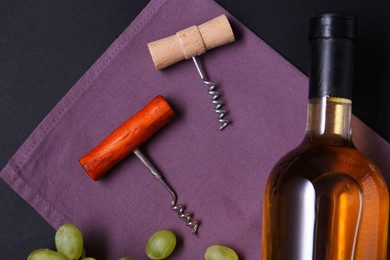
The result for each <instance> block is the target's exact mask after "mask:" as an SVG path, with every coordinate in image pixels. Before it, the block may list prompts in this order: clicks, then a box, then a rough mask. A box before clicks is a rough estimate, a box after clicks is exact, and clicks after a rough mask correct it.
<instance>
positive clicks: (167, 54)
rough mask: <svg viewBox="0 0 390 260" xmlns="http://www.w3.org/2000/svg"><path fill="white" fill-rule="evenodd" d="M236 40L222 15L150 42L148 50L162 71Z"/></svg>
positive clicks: (156, 65) (155, 64)
mask: <svg viewBox="0 0 390 260" xmlns="http://www.w3.org/2000/svg"><path fill="white" fill-rule="evenodd" d="M234 40H235V39H234V34H233V30H232V28H231V26H230V23H229V21H228V19H227V17H226V16H225V15H220V16H218V17H216V18H214V19H212V20H210V21H207V22H205V23H203V24H201V25H198V26H196V25H194V26H191V27H188V28H186V29H184V30H181V31H179V32H177V33H176V34H175V35H171V36H168V37H165V38H163V39H159V40H157V41H153V42H149V43H148V48H149V52H150V54H151V55H152V59H153V62H154V66H155V67H156V69H158V70H160V69H164V68H166V67H168V66H170V65H172V64H175V63H176V62H179V61H181V60H184V59H187V60H188V59H191V58H192V57H194V56H198V55H201V54H203V53H205V52H206V50H209V49H212V48H216V47H218V46H221V45H225V44H228V43H231V42H234Z"/></svg>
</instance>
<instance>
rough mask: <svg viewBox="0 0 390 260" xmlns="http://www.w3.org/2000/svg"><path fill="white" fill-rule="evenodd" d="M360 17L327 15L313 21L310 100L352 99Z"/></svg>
mask: <svg viewBox="0 0 390 260" xmlns="http://www.w3.org/2000/svg"><path fill="white" fill-rule="evenodd" d="M356 20H357V19H356V17H355V15H353V14H352V13H324V14H318V15H316V16H314V17H312V18H311V19H310V29H309V40H310V48H311V69H310V88H309V98H315V97H324V96H328V97H340V98H347V99H351V98H352V84H353V63H354V45H355V42H356Z"/></svg>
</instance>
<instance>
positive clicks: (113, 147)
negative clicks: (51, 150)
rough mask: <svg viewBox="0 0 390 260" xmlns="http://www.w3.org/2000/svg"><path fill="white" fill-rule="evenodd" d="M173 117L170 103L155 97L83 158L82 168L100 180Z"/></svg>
mask: <svg viewBox="0 0 390 260" xmlns="http://www.w3.org/2000/svg"><path fill="white" fill-rule="evenodd" d="M173 117H175V112H174V111H173V109H172V108H171V106H170V105H169V104H168V102H167V101H166V100H165V99H164V98H163V97H162V96H157V97H155V98H154V99H153V100H152V101H150V102H149V104H147V105H146V106H145V107H144V108H143V109H142V110H140V111H139V112H138V113H136V114H135V115H133V116H132V117H131V118H129V119H128V120H127V121H126V122H124V123H123V124H122V125H121V126H120V127H118V128H117V129H116V130H115V131H114V132H112V134H110V135H109V136H108V137H107V138H106V139H104V140H103V141H102V142H101V143H100V144H99V145H98V146H96V147H95V148H94V149H93V150H92V151H90V152H89V153H87V154H86V155H84V156H83V157H81V159H80V164H81V166H83V168H84V170H85V171H86V172H87V173H88V175H89V176H90V177H91V178H92V179H93V180H95V181H96V180H99V179H100V178H101V177H102V176H103V175H104V174H105V173H106V172H107V171H108V170H110V169H111V168H112V167H113V166H114V165H115V164H117V163H118V162H119V161H121V160H122V159H123V158H125V157H126V156H127V155H129V154H130V153H132V152H134V150H136V149H137V148H138V146H140V145H141V144H142V143H143V142H145V141H146V140H147V139H148V138H149V137H151V136H152V135H153V134H154V133H155V132H157V130H159V129H160V128H161V127H162V126H163V125H165V124H166V123H168V122H169V121H170V120H171V119H172V118H173Z"/></svg>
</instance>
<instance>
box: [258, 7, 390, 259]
mask: <svg viewBox="0 0 390 260" xmlns="http://www.w3.org/2000/svg"><path fill="white" fill-rule="evenodd" d="M355 42H356V17H355V15H353V14H351V13H325V14H319V15H316V16H314V17H312V18H311V19H310V29H309V43H310V53H311V68H310V77H309V78H310V80H309V102H308V113H307V125H306V134H305V137H304V138H303V141H302V143H301V144H300V145H299V146H298V147H297V148H296V149H294V150H293V151H291V152H289V153H288V154H287V155H285V156H284V157H283V158H282V159H281V160H280V161H279V162H278V163H277V164H276V165H275V167H274V168H273V169H272V171H271V174H270V176H269V177H268V181H267V184H266V189H265V196H264V205H263V227H262V229H263V230H262V236H263V242H262V259H263V260H309V259H310V260H311V259H316V260H320V259H331V260H339V259H359V260H375V259H386V251H387V233H388V214H389V194H388V189H387V186H386V183H385V180H384V178H383V175H382V173H381V172H380V170H379V169H378V167H377V166H375V164H374V163H373V162H372V161H371V160H370V159H368V158H367V157H365V156H364V155H363V154H362V153H360V152H359V151H358V150H357V149H356V148H355V146H354V145H353V143H352V139H351V105H352V101H351V98H352V81H353V62H354V46H355Z"/></svg>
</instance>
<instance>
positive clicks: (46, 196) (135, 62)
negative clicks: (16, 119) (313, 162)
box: [0, 0, 390, 259]
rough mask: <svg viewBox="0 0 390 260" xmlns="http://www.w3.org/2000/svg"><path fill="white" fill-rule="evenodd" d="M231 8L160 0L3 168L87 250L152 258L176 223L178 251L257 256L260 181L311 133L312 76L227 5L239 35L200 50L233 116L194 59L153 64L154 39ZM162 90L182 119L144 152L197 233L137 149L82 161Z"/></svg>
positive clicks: (367, 147)
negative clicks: (92, 162)
mask: <svg viewBox="0 0 390 260" xmlns="http://www.w3.org/2000/svg"><path fill="white" fill-rule="evenodd" d="M223 13H225V14H227V13H226V11H225V10H223V8H221V7H220V6H219V5H218V4H216V3H215V2H214V1H211V0H199V1H181V0H152V1H151V2H150V4H149V5H148V6H147V7H146V8H145V9H144V10H143V11H142V13H141V14H140V15H139V16H138V17H137V18H136V19H135V20H134V22H133V23H132V24H131V25H130V26H129V27H128V28H127V29H126V30H125V31H124V32H123V34H122V35H121V36H120V37H119V38H118V39H117V40H116V41H115V42H114V43H113V44H112V45H111V47H110V48H109V49H108V50H107V51H106V52H105V53H104V54H103V55H102V57H100V58H99V59H98V61H97V62H96V63H95V64H94V65H93V66H92V67H91V68H90V69H89V70H88V71H87V72H86V73H85V75H84V76H83V77H82V78H81V79H80V80H79V81H78V82H77V83H76V84H75V86H74V87H73V88H72V89H71V90H70V91H69V93H67V94H66V96H65V97H64V98H63V99H62V100H61V101H60V102H59V103H58V104H57V105H56V107H55V108H54V109H53V110H52V111H51V112H50V113H49V115H47V117H46V118H45V119H44V120H43V121H42V123H41V124H40V125H39V126H38V127H37V129H35V131H34V132H33V133H32V134H31V136H30V137H29V138H28V139H27V140H26V142H25V143H24V144H23V146H22V147H21V148H20V149H19V151H18V152H17V153H16V154H15V156H14V157H13V158H12V159H11V160H10V161H9V163H8V164H7V165H6V166H5V168H4V169H3V170H2V172H1V174H0V176H1V177H2V178H3V179H4V180H5V181H6V182H7V183H8V184H9V185H10V186H11V187H12V188H13V189H14V190H15V191H16V192H17V193H18V194H20V196H22V197H23V198H24V199H25V200H26V201H27V202H28V203H30V204H31V205H32V206H33V207H34V208H35V209H36V210H37V211H38V212H39V213H40V214H41V215H42V216H43V217H44V218H45V219H46V220H47V221H48V222H49V223H50V224H51V225H52V226H53V227H55V228H56V227H58V226H59V225H62V224H64V223H67V222H71V223H75V224H76V225H78V226H79V227H80V228H81V230H82V232H83V234H84V237H85V241H86V249H87V252H88V253H89V255H91V256H95V257H97V258H98V259H117V258H119V257H121V256H126V255H130V256H133V257H134V259H147V257H146V255H145V253H144V252H145V244H146V242H147V239H148V238H149V236H150V235H151V234H152V233H154V232H156V231H157V230H161V229H171V230H173V231H174V232H175V233H176V234H177V236H178V238H179V242H178V247H177V249H176V250H175V252H174V254H173V255H172V258H171V259H203V255H204V252H205V250H206V248H207V247H208V246H210V245H213V244H224V245H227V246H230V247H232V248H233V249H235V250H236V251H237V252H238V254H239V256H240V258H241V259H259V258H260V255H261V212H262V203H263V190H264V185H265V182H266V179H267V176H268V173H269V172H270V170H271V168H272V166H273V165H274V164H275V163H276V161H277V160H278V159H279V158H280V157H281V156H282V155H283V154H284V153H286V152H287V151H289V150H290V149H292V148H293V147H295V146H296V145H298V144H299V142H300V141H301V140H302V138H303V133H304V128H305V120H306V103H307V86H308V80H307V78H306V77H305V76H304V75H303V74H302V73H301V72H299V71H298V70H297V69H296V68H295V67H294V66H292V65H291V64H290V63H289V62H287V61H286V60H285V59H284V58H283V57H281V56H280V55H279V54H278V53H277V52H276V51H274V50H273V49H272V48H270V47H269V46H268V45H267V44H266V43H264V42H263V41H262V40H261V39H259V38H258V37H257V36H255V35H254V34H253V33H252V32H250V31H249V30H248V29H247V28H246V27H244V26H243V25H242V24H241V23H240V22H238V21H237V20H235V19H234V17H232V16H230V15H229V14H227V16H228V18H229V20H230V21H231V23H232V26H233V30H234V31H235V33H236V37H237V41H236V42H235V43H232V44H230V45H226V46H223V47H219V48H217V49H214V50H210V51H208V52H207V53H206V54H204V55H203V56H201V57H200V58H199V59H200V60H201V63H202V66H203V68H204V70H205V71H206V72H207V75H208V77H209V78H210V80H213V81H215V82H216V83H217V86H218V89H219V90H220V91H221V92H222V94H223V95H222V100H223V101H224V103H225V104H226V106H225V108H226V109H227V110H228V111H229V114H228V116H227V117H228V118H230V119H231V120H232V124H231V125H229V126H228V127H227V128H225V130H224V131H223V132H220V131H219V130H218V127H219V124H218V122H217V119H216V116H215V113H214V112H213V105H212V104H211V102H210V96H209V94H208V93H207V87H206V85H204V84H203V83H202V82H201V80H200V78H199V75H198V73H197V71H196V68H195V66H194V64H193V63H192V61H183V62H180V63H178V64H175V65H173V66H171V67H169V68H167V69H165V70H163V71H156V69H155V68H154V65H153V62H152V59H151V57H150V54H149V52H148V49H147V46H146V44H147V43H148V42H150V41H153V40H156V39H159V38H162V37H165V36H168V35H172V34H174V33H176V32H177V31H179V30H181V29H184V28H186V27H189V26H191V25H198V24H201V23H203V22H205V21H208V20H210V19H212V18H214V17H216V16H218V15H220V14H223ZM160 94H161V95H163V96H164V97H165V98H166V99H167V100H168V102H169V103H170V104H171V105H172V106H173V107H174V110H175V111H176V112H177V114H178V116H177V118H176V119H174V120H173V121H172V122H170V123H168V125H167V126H165V127H164V128H162V129H161V130H160V131H159V132H158V133H157V134H155V135H154V136H153V137H151V138H150V139H149V141H147V142H146V143H144V144H143V145H142V146H141V147H140V150H142V151H143V152H144V153H145V154H146V155H147V156H148V158H149V159H150V160H151V161H153V162H154V164H155V166H156V167H157V168H158V169H159V170H160V171H161V173H162V174H163V175H164V177H165V179H166V180H167V181H168V182H169V183H170V184H171V185H172V187H173V188H174V190H175V191H176V192H177V194H178V198H179V199H178V202H179V203H181V204H185V205H186V206H187V211H188V212H191V213H193V214H194V219H196V220H200V221H201V225H200V227H199V231H198V235H197V236H194V235H192V234H191V228H189V227H186V226H185V224H184V221H183V220H181V219H179V218H178V216H177V215H176V214H175V213H174V212H173V211H172V210H171V209H170V204H171V200H170V195H169V194H168V193H167V191H166V190H165V189H164V187H163V186H162V185H161V184H160V183H159V182H158V181H157V180H156V179H155V178H154V177H153V176H152V175H151V174H150V173H149V172H148V170H147V169H146V168H145V167H144V166H143V165H142V163H141V162H140V161H139V160H138V159H137V158H136V156H135V155H131V156H129V157H128V158H127V159H125V160H124V161H123V162H121V163H120V164H119V165H117V166H116V167H115V168H114V169H112V170H111V172H110V173H109V174H108V175H107V176H106V177H105V178H103V179H102V180H100V181H98V182H94V181H92V180H91V179H90V178H89V177H88V175H87V174H86V173H85V172H84V171H83V169H82V167H81V166H80V165H79V162H78V160H79V158H80V157H81V156H82V155H84V154H85V153H87V152H88V151H90V150H91V149H92V148H93V147H94V146H96V145H97V144H98V143H99V142H100V141H101V140H103V139H104V138H105V137H106V136H107V135H109V134H110V133H111V132H112V131H113V130H114V129H116V128H117V127H118V126H119V125H121V124H122V123H123V122H124V121H126V119H127V118H129V117H130V116H132V115H133V114H134V113H136V112H138V111H139V110H140V109H141V108H142V107H143V106H145V105H146V104H147V103H148V102H149V101H150V100H151V99H152V98H154V97H155V96H157V95H160ZM353 123H354V124H353V126H354V134H355V135H354V141H355V143H356V145H357V146H358V147H359V148H360V149H361V150H362V151H363V152H364V153H366V154H367V155H369V156H370V157H371V158H372V159H373V160H374V161H375V162H376V163H377V164H378V165H379V166H380V167H381V168H382V170H383V172H384V173H385V174H387V175H386V176H385V177H386V179H387V181H390V175H389V174H390V173H389V172H390V163H389V160H388V157H389V155H390V146H389V144H388V143H387V142H386V141H384V140H383V139H381V138H380V137H379V136H378V135H376V134H375V133H374V132H373V131H372V130H370V129H369V128H368V127H367V126H365V125H364V124H363V123H362V122H360V121H359V120H358V119H356V118H354V121H353ZM43 246H45V245H43Z"/></svg>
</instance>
